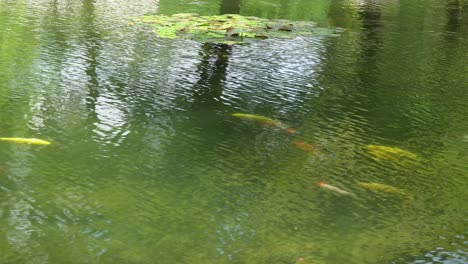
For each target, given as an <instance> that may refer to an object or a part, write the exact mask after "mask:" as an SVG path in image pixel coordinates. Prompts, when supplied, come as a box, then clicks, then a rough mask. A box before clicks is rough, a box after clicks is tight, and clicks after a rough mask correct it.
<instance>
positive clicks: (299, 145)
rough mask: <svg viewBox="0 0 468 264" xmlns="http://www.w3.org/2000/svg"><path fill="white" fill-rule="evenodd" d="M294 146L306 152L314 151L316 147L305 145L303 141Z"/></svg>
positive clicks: (295, 142) (295, 143) (296, 142)
mask: <svg viewBox="0 0 468 264" xmlns="http://www.w3.org/2000/svg"><path fill="white" fill-rule="evenodd" d="M294 145H296V147H297V148H299V149H302V150H304V151H314V150H315V147H314V146H313V145H311V144H309V143H305V142H302V141H294Z"/></svg>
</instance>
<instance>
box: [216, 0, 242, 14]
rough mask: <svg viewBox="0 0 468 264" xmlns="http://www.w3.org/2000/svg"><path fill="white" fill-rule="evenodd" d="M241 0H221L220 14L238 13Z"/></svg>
mask: <svg viewBox="0 0 468 264" xmlns="http://www.w3.org/2000/svg"><path fill="white" fill-rule="evenodd" d="M240 4H241V0H223V1H222V2H221V11H220V13H221V14H239V13H240Z"/></svg>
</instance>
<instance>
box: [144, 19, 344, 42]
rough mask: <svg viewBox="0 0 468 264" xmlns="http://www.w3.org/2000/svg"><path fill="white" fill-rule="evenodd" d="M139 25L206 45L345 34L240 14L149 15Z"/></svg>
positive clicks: (159, 33)
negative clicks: (148, 26) (145, 25)
mask: <svg viewBox="0 0 468 264" xmlns="http://www.w3.org/2000/svg"><path fill="white" fill-rule="evenodd" d="M135 21H136V22H137V23H144V24H149V25H151V26H152V27H153V28H154V31H155V32H156V34H157V35H158V36H159V37H161V38H171V39H175V38H184V39H192V40H195V41H199V42H203V43H225V44H238V43H243V42H245V41H251V40H255V39H267V38H295V37H297V36H314V35H335V34H337V33H339V32H340V31H341V29H339V28H320V27H317V26H316V23H314V22H310V21H291V20H280V19H263V18H258V17H254V16H242V15H237V14H225V15H215V16H200V15H198V14H174V15H172V16H165V15H146V16H143V17H141V18H138V19H135Z"/></svg>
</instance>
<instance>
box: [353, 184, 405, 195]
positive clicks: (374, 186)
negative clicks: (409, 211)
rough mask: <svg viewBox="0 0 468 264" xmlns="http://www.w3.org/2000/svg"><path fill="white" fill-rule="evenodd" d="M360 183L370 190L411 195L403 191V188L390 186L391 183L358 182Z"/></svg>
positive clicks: (362, 186)
mask: <svg viewBox="0 0 468 264" xmlns="http://www.w3.org/2000/svg"><path fill="white" fill-rule="evenodd" d="M358 185H359V186H360V187H361V188H364V189H367V190H370V191H376V192H383V193H388V194H393V195H399V196H403V197H410V196H409V195H408V194H407V193H405V192H403V191H402V190H400V189H398V188H395V187H393V186H390V185H386V184H382V183H376V182H358Z"/></svg>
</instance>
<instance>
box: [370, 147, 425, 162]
mask: <svg viewBox="0 0 468 264" xmlns="http://www.w3.org/2000/svg"><path fill="white" fill-rule="evenodd" d="M365 148H366V150H367V152H368V153H369V154H370V155H371V156H372V158H373V159H375V160H392V161H397V162H398V161H400V160H401V159H402V158H407V159H412V160H416V159H417V156H416V154H414V153H411V152H409V151H406V150H403V149H401V148H397V147H387V146H378V145H367V146H366V147H365Z"/></svg>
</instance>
